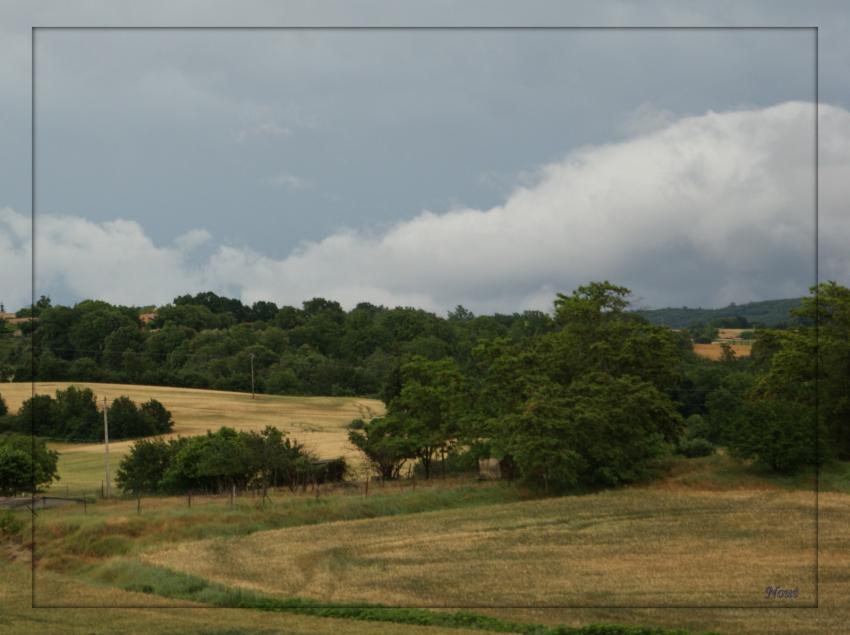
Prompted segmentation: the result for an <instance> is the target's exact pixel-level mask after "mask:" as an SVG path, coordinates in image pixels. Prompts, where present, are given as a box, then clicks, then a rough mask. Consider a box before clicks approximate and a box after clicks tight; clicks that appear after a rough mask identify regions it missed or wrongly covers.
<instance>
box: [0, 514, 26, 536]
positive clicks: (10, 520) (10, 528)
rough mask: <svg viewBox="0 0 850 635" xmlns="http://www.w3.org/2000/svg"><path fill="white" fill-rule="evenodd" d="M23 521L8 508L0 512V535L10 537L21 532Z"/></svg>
mask: <svg viewBox="0 0 850 635" xmlns="http://www.w3.org/2000/svg"><path fill="white" fill-rule="evenodd" d="M23 528H24V521H23V520H21V519H20V518H18V517H17V516H15V515H14V514H13V513H12V512H10V511H9V510H8V509H7V510H5V511H3V512H0V537H3V538H11V537H12V536H17V535H18V534H20V533H21V531H22V530H23Z"/></svg>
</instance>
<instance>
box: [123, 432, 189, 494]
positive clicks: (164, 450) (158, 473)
mask: <svg viewBox="0 0 850 635" xmlns="http://www.w3.org/2000/svg"><path fill="white" fill-rule="evenodd" d="M174 451H175V446H174V445H173V444H169V443H167V442H166V441H164V440H163V439H138V440H137V441H135V442H134V443H133V446H132V447H131V448H130V452H129V453H128V454H126V455H125V456H124V458H122V459H121V463H120V465H119V466H118V471H117V473H116V475H115V482H116V483H117V484H118V487H120V488H121V489H122V490H123V491H124V492H127V493H128V494H154V493H157V492H159V491H160V488H161V482H162V479H163V477H164V476H165V471H166V470H167V469H168V466H169V464H170V463H171V458H172V455H173V453H174Z"/></svg>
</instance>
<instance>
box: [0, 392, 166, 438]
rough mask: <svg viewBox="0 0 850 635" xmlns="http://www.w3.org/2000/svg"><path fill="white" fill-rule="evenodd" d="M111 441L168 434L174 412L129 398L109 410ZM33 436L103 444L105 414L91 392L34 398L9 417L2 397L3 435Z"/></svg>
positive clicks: (154, 402)
mask: <svg viewBox="0 0 850 635" xmlns="http://www.w3.org/2000/svg"><path fill="white" fill-rule="evenodd" d="M108 419H109V438H110V439H114V440H119V439H133V438H137V437H146V436H152V435H158V434H166V433H168V432H171V430H172V429H173V428H174V419H173V417H172V415H171V412H170V411H169V410H167V409H166V408H165V406H163V405H162V403H160V402H159V401H157V400H156V399H150V400H148V401H146V402H144V403H142V404H141V405H137V404H136V403H135V402H134V401H133V400H132V399H130V398H129V397H125V396H122V397H118V398H116V399H113V400H112V402H111V403H110V404H109V407H108ZM3 430H5V431H9V432H15V433H18V434H32V435H34V436H37V437H44V438H48V439H53V440H57V441H103V438H104V421H103V412H101V411H100V410H98V404H97V399H96V397H95V395H94V393H93V392H92V390H91V389H90V388H79V387H77V386H69V387H68V388H66V389H64V390H63V389H61V388H60V389H58V390H56V393H55V396H51V395H42V394H39V395H33V396H32V397H30V398H29V399H27V400H26V401H24V403H23V404H22V405H21V408H20V410H19V411H18V413H17V414H9V413H8V409H7V407H6V403H5V402H4V401H3V400H2V396H0V431H3Z"/></svg>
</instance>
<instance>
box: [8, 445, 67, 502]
mask: <svg viewBox="0 0 850 635" xmlns="http://www.w3.org/2000/svg"><path fill="white" fill-rule="evenodd" d="M58 460H59V453H58V452H56V451H55V450H50V449H48V447H47V445H46V444H45V442H44V440H43V439H39V438H36V437H31V436H27V435H23V434H14V433H5V434H2V435H0V495H2V496H14V495H15V494H18V493H20V492H30V491H32V488H33V487H35V489H36V491H37V490H39V489H41V488H42V487H44V486H47V485H50V484H51V483H52V482H53V481H55V480H58V478H59V477H58V476H57V474H56V465H57V462H58Z"/></svg>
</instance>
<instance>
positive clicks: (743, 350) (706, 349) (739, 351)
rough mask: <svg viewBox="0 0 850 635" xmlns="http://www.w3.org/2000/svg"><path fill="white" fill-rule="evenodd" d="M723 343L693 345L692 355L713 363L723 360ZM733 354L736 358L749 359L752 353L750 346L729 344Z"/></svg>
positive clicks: (751, 346)
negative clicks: (694, 354)
mask: <svg viewBox="0 0 850 635" xmlns="http://www.w3.org/2000/svg"><path fill="white" fill-rule="evenodd" d="M723 343H724V342H720V341H715V342H712V343H711V344H694V353H696V354H697V355H699V356H700V357H705V358H706V359H710V360H713V361H718V360H720V359H722V358H723V346H722V345H723ZM729 346H731V347H732V350H733V351H734V352H735V356H736V357H749V356H750V354H751V353H752V351H753V345H752V344H744V343H740V342H739V343H735V344H729Z"/></svg>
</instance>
